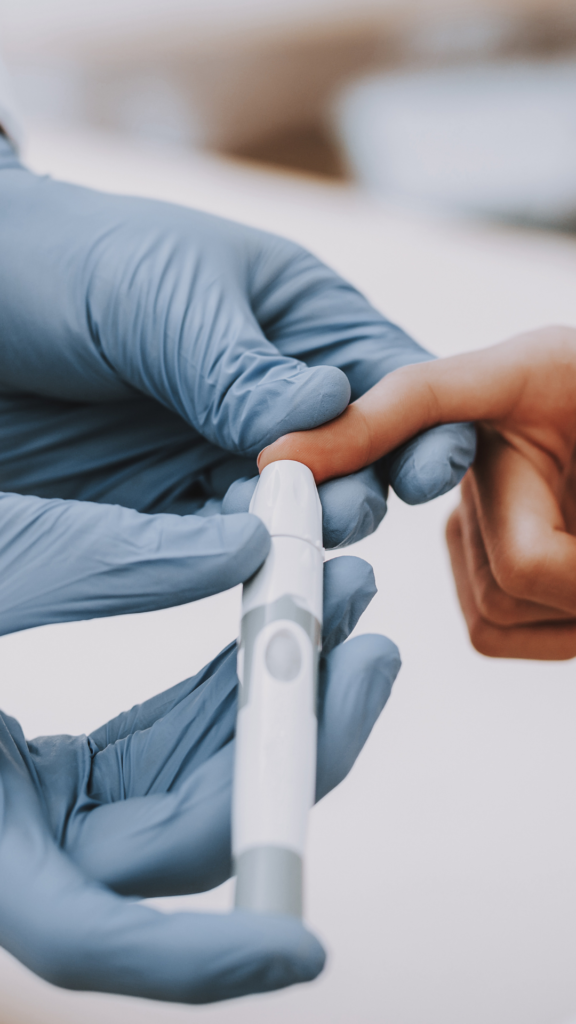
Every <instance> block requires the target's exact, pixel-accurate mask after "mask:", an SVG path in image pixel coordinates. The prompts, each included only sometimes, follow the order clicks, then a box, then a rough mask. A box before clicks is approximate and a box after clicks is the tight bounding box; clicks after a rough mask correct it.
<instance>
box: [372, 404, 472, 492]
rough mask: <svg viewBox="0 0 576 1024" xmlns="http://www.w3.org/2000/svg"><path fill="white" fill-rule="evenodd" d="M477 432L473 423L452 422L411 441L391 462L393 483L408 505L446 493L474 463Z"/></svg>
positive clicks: (391, 480)
mask: <svg viewBox="0 0 576 1024" xmlns="http://www.w3.org/2000/svg"><path fill="white" fill-rule="evenodd" d="M475 454H476V431H475V429H474V426H473V425H472V424H471V423H449V424H443V425H441V426H439V427H433V428H432V429H431V430H428V431H426V433H424V434H422V435H420V436H419V437H417V438H414V439H413V440H411V441H409V442H408V443H407V444H405V445H402V447H401V448H400V449H399V450H398V451H397V452H395V453H394V455H393V456H392V458H391V459H390V472H389V475H390V483H391V484H392V486H393V488H394V490H395V492H396V494H397V495H398V497H399V498H401V499H402V501H405V502H406V503H407V504H408V505H419V504H422V503H423V502H426V501H430V500H431V499H432V498H438V497H439V496H440V495H441V494H446V493H447V492H448V491H450V490H452V488H453V487H456V485H457V484H459V483H460V481H461V480H462V477H463V476H464V474H465V473H466V471H467V470H468V469H469V467H470V465H471V464H472V462H473V461H474V457H475Z"/></svg>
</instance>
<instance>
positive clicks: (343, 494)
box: [318, 466, 387, 549]
mask: <svg viewBox="0 0 576 1024" xmlns="http://www.w3.org/2000/svg"><path fill="white" fill-rule="evenodd" d="M318 494H319V496H320V501H321V503H322V513H323V518H322V528H323V533H324V546H325V547H326V548H330V549H335V548H343V547H347V546H348V545H349V544H355V543H356V542H357V541H359V540H363V539H364V537H368V536H369V535H370V534H371V533H374V531H375V530H376V529H377V528H378V526H379V525H380V523H381V522H382V520H383V518H384V516H385V515H386V511H387V502H386V494H385V491H384V489H383V487H382V485H381V483H380V481H379V480H378V478H377V476H376V473H375V471H374V468H373V467H372V466H368V467H366V469H362V470H360V472H359V473H353V474H351V475H350V476H343V477H337V478H336V479H335V480H328V481H327V482H326V483H323V484H320V487H319V488H318Z"/></svg>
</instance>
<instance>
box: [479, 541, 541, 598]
mask: <svg viewBox="0 0 576 1024" xmlns="http://www.w3.org/2000/svg"><path fill="white" fill-rule="evenodd" d="M545 564H546V558H545V556H544V555H543V554H542V553H541V551H540V550H539V549H538V548H537V547H536V546H535V545H534V544H529V543H526V542H523V541H522V540H520V539H517V540H516V541H515V542H514V543H508V544H506V545H502V546H501V547H500V548H498V549H497V551H496V552H495V553H494V556H493V558H492V559H491V569H492V573H493V576H494V579H495V581H496V584H497V585H498V586H499V587H500V589H501V590H502V591H503V592H504V594H508V595H509V596H510V597H517V598H520V599H522V598H524V599H526V598H529V597H530V595H531V594H532V593H533V591H534V585H535V582H536V581H537V580H538V579H539V578H540V577H541V574H542V572H543V570H544V568H545Z"/></svg>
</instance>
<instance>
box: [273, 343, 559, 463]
mask: <svg viewBox="0 0 576 1024" xmlns="http://www.w3.org/2000/svg"><path fill="white" fill-rule="evenodd" d="M573 333H574V332H568V331H563V330H562V329H557V330H549V331H547V332H546V344H545V345H544V344H543V343H542V336H541V334H542V332H533V333H532V334H530V335H524V336H523V337H522V338H518V339H512V340H511V341H508V342H504V343H502V344H500V345H495V346H493V347H491V348H487V349H482V350H480V351H478V352H470V353H467V354H464V355H459V356H453V357H451V358H449V359H438V360H436V361H432V362H426V363H419V364H413V365H411V366H403V367H401V368H400V369H398V370H394V371H393V372H392V373H390V374H388V375H387V376H386V377H384V378H383V379H382V380H381V381H379V382H378V384H376V385H375V386H374V387H373V388H371V390H370V391H367V392H366V394H365V395H362V397H361V398H359V399H358V400H357V401H356V402H354V403H353V404H352V405H350V406H348V408H347V409H345V410H344V412H343V413H342V415H341V416H339V417H338V418H337V419H335V420H332V421H331V422H330V423H326V424H324V425H323V426H321V427H318V428H316V429H315V430H312V431H299V432H295V433H292V434H286V435H285V436H284V437H280V438H278V440H277V441H275V442H274V444H272V445H269V446H268V448H265V449H264V450H263V451H262V452H261V453H260V455H259V457H258V467H259V469H260V470H262V469H263V468H264V466H266V465H268V463H269V462H274V461H275V460H277V459H295V460H296V461H299V462H304V463H305V464H306V465H307V466H309V467H310V469H311V470H312V472H313V473H314V476H315V478H316V480H317V482H318V483H320V482H321V481H323V480H327V479H330V478H331V477H334V476H341V475H344V474H347V473H353V472H355V471H357V470H358V469H360V468H361V467H362V466H365V465H368V464H369V463H371V462H375V461H376V460H377V459H379V458H381V457H382V456H384V455H387V454H388V453H389V452H391V451H393V450H394V449H396V448H397V447H398V446H399V445H401V444H403V443H404V442H405V441H407V440H408V439H409V438H411V437H414V436H415V435H417V434H419V433H421V432H422V431H424V430H428V429H430V428H431V427H434V426H437V425H439V424H441V423H458V422H462V421H465V420H474V421H479V420H488V421H492V422H496V421H499V420H502V419H503V418H504V417H506V416H507V415H508V414H509V413H510V410H511V409H513V408H514V409H515V408H518V407H519V404H521V403H522V401H523V400H525V399H526V398H528V399H529V400H528V401H527V402H525V406H526V409H525V411H526V414H527V416H528V420H529V421H531V422H532V425H533V426H534V428H535V431H536V433H538V431H539V423H540V420H541V419H542V413H543V409H544V407H546V408H547V409H550V410H551V411H552V412H553V413H554V414H558V415H559V416H560V417H562V416H564V417H565V416H568V418H569V419H570V420H571V419H573V410H574V407H575V406H576V341H575V340H574V337H573ZM559 366H561V368H562V371H563V372H562V373H560V374H559V373H558V369H559ZM570 371H572V372H570ZM528 391H529V392H530V394H528ZM546 440H548V441H550V443H553V444H556V445H560V447H562V449H563V451H562V454H564V455H566V456H567V455H568V453H569V444H568V438H566V437H559V436H557V435H556V434H555V433H554V432H552V434H551V436H550V437H549V438H547V439H546ZM564 449H565V450H564ZM556 454H559V453H558V452H556Z"/></svg>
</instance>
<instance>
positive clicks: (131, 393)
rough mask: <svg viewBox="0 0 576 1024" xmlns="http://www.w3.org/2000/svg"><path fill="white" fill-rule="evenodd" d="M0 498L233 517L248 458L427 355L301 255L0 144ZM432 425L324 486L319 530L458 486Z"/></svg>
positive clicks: (338, 541) (244, 489) (462, 446)
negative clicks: (65, 178)
mask: <svg viewBox="0 0 576 1024" xmlns="http://www.w3.org/2000/svg"><path fill="white" fill-rule="evenodd" d="M0 223H1V224H2V230H1V232H0V390H1V395H0V437H1V438H2V445H1V446H0V490H4V491H15V492H19V493H21V494H35V495H39V496H40V497H45V498H52V497H58V498H69V499H70V498H73V499H84V500H90V501H97V502H106V503H109V504H121V505H125V506H128V507H131V508H133V509H137V510H139V511H142V512H178V513H190V512H196V513H197V512H200V513H202V514H204V515H206V514H210V513H212V512H213V511H219V510H220V506H221V499H223V498H224V497H225V496H226V495H227V496H226V501H225V505H224V511H246V510H247V508H248V503H249V500H250V496H251V493H252V490H253V487H254V481H252V482H248V483H242V482H241V483H239V484H238V483H236V486H235V487H234V488H233V489H232V490H230V491H229V492H228V494H227V491H228V489H229V487H230V485H231V484H233V483H234V482H235V481H238V480H241V481H242V480H243V479H246V478H250V477H254V476H255V474H256V463H255V457H256V455H257V454H258V452H259V451H260V449H261V448H263V447H264V446H265V445H267V444H269V443H271V442H272V441H273V440H275V438H277V437H279V436H280V435H282V434H286V433H288V432H291V431H295V430H302V429H308V428H310V427H315V426H317V425H318V424H320V423H323V422H325V421H326V420H329V419H332V418H333V417H335V416H337V415H338V414H339V413H340V412H341V411H342V410H343V409H344V407H345V406H346V405H347V403H348V401H349V399H350V397H352V398H356V397H358V396H359V395H360V394H362V393H363V392H365V391H366V390H367V389H368V388H370V387H371V386H372V385H373V384H374V383H375V382H376V381H377V380H379V379H380V378H381V377H382V376H383V375H384V374H387V373H389V372H390V370H393V369H395V368H396V367H398V366H401V365H404V364H406V363H412V362H419V361H422V360H427V359H430V358H431V357H430V355H429V353H427V352H426V351H425V350H424V349H422V348H421V347H420V346H419V345H417V344H416V343H415V342H414V341H412V340H411V339H410V338H409V337H407V335H406V334H404V332H403V331H402V330H401V329H400V328H398V327H396V326H394V325H393V324H391V323H389V322H388V321H387V320H385V319H384V317H382V316H381V314H380V313H378V312H377V311H376V310H374V309H373V308H372V307H371V306H370V305H369V303H368V302H366V300H365V299H364V298H363V297H362V295H360V294H359V293H358V292H357V291H356V290H355V289H354V288H352V287H351V286H350V285H349V284H347V283H346V282H345V281H343V280H342V279H341V278H340V277H338V276H337V275H336V274H334V273H333V272H332V271H331V270H329V269H328V268H327V267H325V266H324V265H323V264H321V263H320V262H319V261H318V260H317V259H315V258H314V257H313V256H312V255H311V254H310V253H308V252H306V251H305V250H303V249H301V248H300V247H299V246H297V245H295V244H293V243H292V242H288V241H286V240H284V239H281V238H276V237H274V236H272V235H268V234H265V233H263V232H261V231H256V230H253V229H251V228H247V227H245V226H243V225H240V224H235V223H231V222H228V221H225V220H221V219H219V218H217V217H213V216H208V215H206V214H203V213H199V212H197V211H194V210H189V209H183V208H181V207H177V206H171V205H168V204H166V203H160V202H153V201H150V200H145V199H133V198H126V197H122V196H111V195H105V194H100V193H98V192H92V191H90V190H87V189H83V188H78V187H76V186H73V185H67V184H63V183H60V182H54V181H52V180H51V179H50V178H47V177H38V176H37V175H35V174H32V173H30V172H29V171H28V170H26V169H24V168H23V167H22V166H21V164H20V163H19V161H18V159H17V158H16V156H15V155H14V152H13V150H12V149H11V148H10V145H9V143H8V142H7V141H6V140H5V139H2V137H1V136H0ZM473 453H474V432H473V431H472V429H471V428H470V427H469V426H466V425H456V426H454V425H451V426H443V427H439V428H437V429H435V430H432V431H429V432H428V433H427V434H425V435H423V436H422V437H420V438H418V439H416V441H412V442H410V443H408V445H405V446H404V447H403V448H402V449H400V450H399V451H398V452H396V453H393V454H392V456H389V457H388V458H387V459H386V460H383V461H382V462H381V463H379V464H378V465H377V466H375V467H369V468H368V469H365V470H363V471H362V472H360V473H358V474H355V475H354V476H352V477H348V478H344V479H342V480H335V481H330V482H329V483H327V484H325V485H323V487H322V489H321V492H320V493H321V499H322V504H323V507H324V527H325V542H326V545H327V546H328V547H336V546H339V545H343V544H347V543H351V542H352V541H354V540H358V539H359V538H360V537H363V536H365V535H366V534H368V533H370V532H371V531H372V530H374V529H375V528H376V526H377V525H378V523H379V522H380V520H381V519H382V517H383V515H384V513H385V510H386V492H387V487H388V481H389V480H390V481H391V483H392V485H393V486H394V488H395V490H396V491H397V493H398V494H399V495H400V496H401V497H402V498H403V499H404V500H406V501H409V502H419V501H426V500H428V499H429V498H432V497H434V496H436V495H438V494H442V493H443V492H444V491H446V490H449V489H450V488H451V487H453V486H454V485H455V484H456V483H457V482H458V481H459V480H460V478H461V476H462V475H463V473H464V471H465V470H466V468H467V466H468V465H469V463H470V461H471V459H472V457H473Z"/></svg>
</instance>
